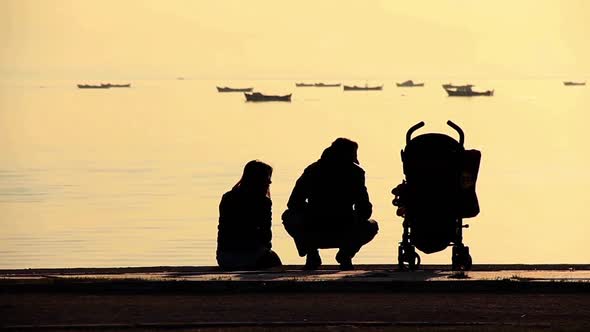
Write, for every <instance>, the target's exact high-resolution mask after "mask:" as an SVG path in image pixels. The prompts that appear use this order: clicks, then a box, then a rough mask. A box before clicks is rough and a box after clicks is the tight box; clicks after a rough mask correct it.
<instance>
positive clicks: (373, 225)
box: [367, 219, 379, 236]
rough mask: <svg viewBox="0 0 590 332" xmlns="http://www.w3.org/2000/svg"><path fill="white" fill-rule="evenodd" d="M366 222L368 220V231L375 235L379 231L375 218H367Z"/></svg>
mask: <svg viewBox="0 0 590 332" xmlns="http://www.w3.org/2000/svg"><path fill="white" fill-rule="evenodd" d="M367 222H368V224H367V231H368V233H369V234H371V236H375V235H377V233H378V232H379V224H378V223H377V220H375V219H369V220H367Z"/></svg>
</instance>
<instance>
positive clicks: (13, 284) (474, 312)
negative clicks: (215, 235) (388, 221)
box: [0, 269, 590, 331]
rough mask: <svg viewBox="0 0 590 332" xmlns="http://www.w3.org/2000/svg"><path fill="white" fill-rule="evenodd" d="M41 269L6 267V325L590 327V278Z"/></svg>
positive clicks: (0, 302) (1, 310)
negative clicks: (127, 273) (172, 277)
mask: <svg viewBox="0 0 590 332" xmlns="http://www.w3.org/2000/svg"><path fill="white" fill-rule="evenodd" d="M366 270H368V271H369V270H370V269H366ZM586 271H587V270H586ZM0 272H2V271H0ZM37 272H39V271H33V270H28V271H24V270H23V271H21V272H18V271H17V272H15V271H11V272H10V273H8V272H5V273H4V274H3V273H0V277H2V275H3V277H4V279H3V280H2V281H1V282H0V330H13V331H21V330H25V331H26V330H44V331H64V330H68V331H119V330H131V331H162V330H171V329H173V330H178V331H270V330H273V331H274V330H280V331H392V330H394V331H548V330H551V331H572V330H576V331H590V287H589V286H590V283H588V282H587V281H580V282H564V281H558V280H557V281H555V280H554V281H546V280H545V281H538V280H535V281H531V280H524V279H520V280H517V281H510V280H503V279H502V280H492V281H489V280H471V281H465V280H452V281H442V282H441V281H436V280H434V281H429V280H431V279H428V280H426V281H425V280H419V281H405V280H406V279H405V278H406V276H405V274H399V272H397V273H395V272H394V273H390V274H388V272H386V271H385V270H383V271H382V272H379V271H377V272H379V277H378V278H377V277H374V280H371V277H367V276H364V275H363V274H360V275H358V276H357V277H356V279H352V281H346V278H348V277H350V275H348V277H347V276H346V275H345V276H344V277H343V280H335V279H330V280H327V279H326V280H321V279H322V278H327V276H328V275H325V276H324V277H322V275H321V274H318V275H316V276H315V278H316V279H314V280H315V281H312V280H311V279H310V280H306V279H302V280H299V281H279V282H277V281H273V280H267V281H264V280H261V279H264V278H267V277H264V274H261V275H259V277H258V278H257V279H256V280H255V281H253V282H252V281H236V280H221V281H218V280H216V278H218V277H217V275H218V273H219V272H215V274H214V275H215V276H216V277H214V278H213V279H211V280H205V281H203V279H202V277H203V276H202V275H199V278H201V279H199V280H200V281H190V278H191V276H192V274H189V275H187V277H186V280H181V281H166V280H162V279H158V280H156V281H154V280H150V281H148V280H145V279H143V280H137V279H125V280H121V279H118V280H114V279H100V280H98V279H92V278H90V279H88V278H82V279H78V278H73V279H69V278H65V279H60V278H58V279H59V280H58V281H55V276H51V277H43V278H42V279H27V278H28V277H31V276H33V275H36V273H37ZM42 272H43V273H47V271H42ZM53 272H55V271H53ZM67 272H68V271H65V270H64V271H62V273H63V275H65V274H67ZM69 272H73V271H69ZM97 272H100V271H94V270H93V271H92V273H97ZM108 272H109V273H112V271H108ZM141 272H142V275H143V276H145V273H148V272H147V271H145V270H144V271H141ZM157 272H158V271H157V270H154V271H152V272H149V273H157ZM160 272H161V271H160ZM198 272H199V273H208V272H206V271H202V269H199V270H198ZM369 272H372V273H375V271H374V270H371V271H369ZM76 273H77V274H79V273H80V271H77V272H76ZM149 273H148V274H149ZM176 273H178V271H176ZM336 273H337V272H336ZM416 273H418V272H416ZM473 273H474V274H475V272H473ZM512 273H513V272H510V273H509V275H510V274H512ZM520 273H523V274H524V272H520ZM535 273H537V274H540V275H544V273H545V272H543V271H536V270H535ZM554 273H561V272H559V271H548V272H547V275H552V274H554ZM54 274H55V273H54ZM9 275H10V276H12V277H13V278H14V277H15V276H19V275H20V276H21V277H17V278H16V279H9V278H7V276H9ZM206 275H207V274H206ZM206 275H205V276H206ZM279 275H282V274H279ZM383 275H385V276H386V277H385V279H386V280H384V279H383V278H384V277H383ZM390 275H393V277H390ZM577 275H579V276H582V275H584V276H585V275H586V272H583V271H582V272H579V273H578V274H577ZM246 276H248V275H247V274H246V275H241V278H242V280H243V279H244V277H246ZM270 276H272V277H273V278H276V277H277V275H276V274H272V275H270ZM302 276H303V277H305V276H306V275H302ZM329 276H333V274H329ZM574 276H576V274H575V275H574ZM435 277H436V278H440V276H438V274H435ZM133 278H135V277H133ZM234 278H237V277H235V276H234ZM317 278H319V279H320V280H319V282H318V280H317ZM387 278H389V279H387ZM397 279H400V280H397ZM586 279H587V278H586V277H584V279H583V280H586ZM363 280H368V281H363ZM437 280H438V279H437ZM573 280H575V279H573ZM273 285H274V286H273Z"/></svg>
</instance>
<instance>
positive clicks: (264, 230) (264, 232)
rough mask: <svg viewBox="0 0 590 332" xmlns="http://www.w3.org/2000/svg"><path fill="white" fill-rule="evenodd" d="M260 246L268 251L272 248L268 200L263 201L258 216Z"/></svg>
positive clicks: (269, 203) (270, 207)
mask: <svg viewBox="0 0 590 332" xmlns="http://www.w3.org/2000/svg"><path fill="white" fill-rule="evenodd" d="M260 221H261V225H260V229H259V234H260V244H262V245H263V246H264V247H266V248H268V249H270V248H272V201H271V200H270V198H267V199H266V200H264V206H263V207H262V210H261V215H260Z"/></svg>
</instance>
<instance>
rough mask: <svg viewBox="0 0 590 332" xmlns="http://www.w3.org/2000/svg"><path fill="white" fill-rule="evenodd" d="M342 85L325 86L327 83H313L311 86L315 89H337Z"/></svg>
mask: <svg viewBox="0 0 590 332" xmlns="http://www.w3.org/2000/svg"><path fill="white" fill-rule="evenodd" d="M341 85H342V84H340V83H335V84H327V83H321V82H320V83H315V84H314V85H313V86H315V87H316V88H337V87H339V86H341Z"/></svg>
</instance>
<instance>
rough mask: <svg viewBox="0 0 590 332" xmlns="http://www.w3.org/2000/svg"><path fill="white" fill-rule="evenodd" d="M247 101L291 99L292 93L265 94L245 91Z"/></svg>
mask: <svg viewBox="0 0 590 332" xmlns="http://www.w3.org/2000/svg"><path fill="white" fill-rule="evenodd" d="M244 95H245V96H246V101H289V102H290V101H291V94H288V95H284V96H271V95H263V94H262V93H260V92H254V93H244Z"/></svg>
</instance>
